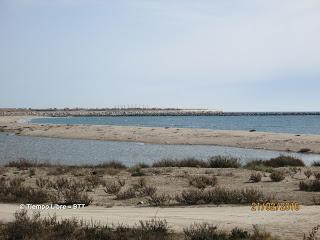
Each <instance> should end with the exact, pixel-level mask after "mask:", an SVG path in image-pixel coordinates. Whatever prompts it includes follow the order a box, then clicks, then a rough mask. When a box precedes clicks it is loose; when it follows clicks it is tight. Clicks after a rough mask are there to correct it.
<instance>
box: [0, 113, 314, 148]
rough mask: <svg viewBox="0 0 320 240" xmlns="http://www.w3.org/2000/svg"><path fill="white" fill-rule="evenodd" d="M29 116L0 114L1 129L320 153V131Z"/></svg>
mask: <svg viewBox="0 0 320 240" xmlns="http://www.w3.org/2000/svg"><path fill="white" fill-rule="evenodd" d="M25 118H28V117H27V116H26V117H13V116H11V117H9V116H4V117H0V131H2V132H14V133H16V134H19V135H25V136H34V137H52V138H69V139H93V140H104V141H135V142H144V143H154V144H203V145H218V146H230V147H240V148H252V149H267V150H277V151H292V152H299V151H301V149H309V150H310V151H309V152H310V153H320V135H305V134H301V135H297V134H287V133H267V132H246V131H225V130H224V131H222V130H207V129H190V128H160V127H154V128H152V127H135V126H111V125H48V124H46V125H43V124H42V125H35V124H28V123H26V122H23V121H22V119H25Z"/></svg>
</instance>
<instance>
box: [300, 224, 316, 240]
mask: <svg viewBox="0 0 320 240" xmlns="http://www.w3.org/2000/svg"><path fill="white" fill-rule="evenodd" d="M319 230H320V224H319V225H317V226H315V227H314V228H312V231H311V232H310V233H309V236H306V235H304V236H303V240H317V239H318V238H317V237H316V235H317V233H318V231H319Z"/></svg>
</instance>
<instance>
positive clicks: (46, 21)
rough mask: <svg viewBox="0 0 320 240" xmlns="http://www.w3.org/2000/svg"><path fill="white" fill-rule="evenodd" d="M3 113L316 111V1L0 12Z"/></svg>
mask: <svg viewBox="0 0 320 240" xmlns="http://www.w3.org/2000/svg"><path fill="white" fill-rule="evenodd" d="M0 84H1V85H0V89H1V93H0V107H32V108H50V107H58V108H60V107H113V106H119V105H128V104H129V105H147V106H150V107H154V106H156V107H181V108H209V109H219V110H223V111H320V94H319V92H320V1H319V0H303V1H301V0H281V1H279V0H258V1H257V0H242V1H238V0H219V1H218V0H197V1H194V0H0Z"/></svg>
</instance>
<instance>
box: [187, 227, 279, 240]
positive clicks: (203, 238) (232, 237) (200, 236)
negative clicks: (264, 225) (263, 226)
mask: <svg viewBox="0 0 320 240" xmlns="http://www.w3.org/2000/svg"><path fill="white" fill-rule="evenodd" d="M183 232H184V234H185V239H186V240H279V239H278V238H276V237H272V236H271V234H270V233H268V232H266V231H263V230H260V229H259V228H258V227H257V226H253V233H249V232H248V231H246V230H242V229H239V228H234V229H232V231H231V232H230V233H228V232H226V231H222V230H219V229H218V227H217V226H214V225H212V224H209V223H201V224H199V223H195V224H193V225H191V226H190V227H188V228H185V229H184V230H183Z"/></svg>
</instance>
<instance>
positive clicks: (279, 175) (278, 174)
mask: <svg viewBox="0 0 320 240" xmlns="http://www.w3.org/2000/svg"><path fill="white" fill-rule="evenodd" d="M269 177H270V179H271V180H272V181H273V182H281V181H282V180H284V179H285V177H286V176H285V173H284V172H283V171H273V172H272V173H271V174H270V175H269Z"/></svg>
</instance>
